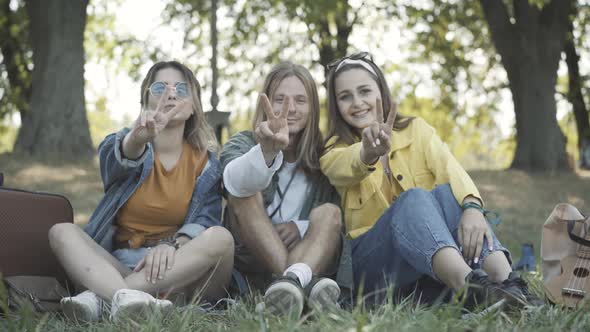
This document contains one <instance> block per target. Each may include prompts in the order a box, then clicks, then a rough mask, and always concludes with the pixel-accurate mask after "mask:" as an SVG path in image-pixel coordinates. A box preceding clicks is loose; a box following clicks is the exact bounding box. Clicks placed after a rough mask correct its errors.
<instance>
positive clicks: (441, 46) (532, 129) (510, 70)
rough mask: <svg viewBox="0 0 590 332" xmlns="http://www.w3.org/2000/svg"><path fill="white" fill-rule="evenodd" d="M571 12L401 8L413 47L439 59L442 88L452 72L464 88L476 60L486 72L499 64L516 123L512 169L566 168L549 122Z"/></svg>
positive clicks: (532, 5) (513, 4)
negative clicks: (415, 27) (414, 27)
mask: <svg viewBox="0 0 590 332" xmlns="http://www.w3.org/2000/svg"><path fill="white" fill-rule="evenodd" d="M508 3H509V4H508ZM573 8H574V0H552V1H547V0H531V1H529V0H512V1H503V0H480V1H479V2H474V1H443V0H435V1H431V2H430V3H429V5H426V6H424V5H423V4H422V5H415V4H412V5H407V6H405V7H404V9H406V10H408V12H409V13H410V14H409V15H410V17H413V18H414V19H413V22H415V23H419V24H420V25H421V26H420V27H419V29H421V30H422V31H421V32H420V31H419V37H418V39H417V40H419V41H426V42H427V43H426V44H425V46H422V47H421V48H422V50H423V53H424V54H425V55H426V56H427V57H429V58H431V59H437V58H438V59H439V60H441V61H439V62H441V65H440V66H439V68H440V70H439V71H438V73H437V75H439V76H440V77H441V80H442V81H443V82H446V83H449V82H456V79H457V78H460V77H461V76H458V75H457V73H461V72H462V73H463V76H464V77H466V79H465V81H466V82H467V84H468V85H471V84H472V83H473V82H474V81H473V80H472V78H473V77H474V74H473V73H474V72H473V71H471V70H470V68H471V67H472V65H473V64H476V63H477V62H481V59H482V58H483V57H485V58H487V66H488V68H490V69H491V68H493V67H494V66H495V65H496V64H497V63H498V62H500V63H501V64H502V66H503V68H504V70H505V71H506V74H507V77H508V87H509V88H510V91H511V93H512V99H513V102H514V108H515V109H514V112H515V116H516V152H515V155H514V159H513V161H512V164H511V166H512V167H513V168H520V169H525V170H555V169H566V168H567V158H566V154H565V139H564V135H563V133H562V132H561V130H560V129H559V126H558V124H557V119H556V102H555V92H556V91H555V85H556V79H557V67H558V65H559V60H560V56H561V52H562V50H563V46H564V44H565V39H566V35H567V33H566V32H567V27H568V23H569V19H570V15H571V14H572V13H573ZM465 33H467V34H466V35H465ZM418 47H419V48H420V46H418ZM493 49H495V50H496V51H497V53H498V54H499V55H500V57H499V58H498V57H497V56H495V55H494V52H493ZM435 70H436V68H435ZM480 73H482V74H483V75H484V76H483V77H480V78H479V79H477V81H479V82H485V80H486V78H485V75H486V74H491V73H492V71H491V70H489V71H481V72H480ZM454 85H456V83H455V84H449V85H448V86H450V87H453V86H454ZM482 86H483V87H484V88H487V89H489V88H499V87H501V86H492V87H490V86H488V87H486V86H485V84H484V85H482ZM454 91H457V90H454ZM451 92H453V89H452V88H451ZM451 96H452V95H451Z"/></svg>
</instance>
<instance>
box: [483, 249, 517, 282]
mask: <svg viewBox="0 0 590 332" xmlns="http://www.w3.org/2000/svg"><path fill="white" fill-rule="evenodd" d="M483 270H484V271H486V273H487V274H488V276H489V277H490V279H491V280H492V281H494V282H502V281H504V280H506V279H507V278H508V275H509V274H510V272H512V267H510V263H508V259H507V258H506V255H505V254H504V253H503V252H502V251H494V252H493V253H491V254H490V255H489V256H488V257H486V259H485V260H484V262H483Z"/></svg>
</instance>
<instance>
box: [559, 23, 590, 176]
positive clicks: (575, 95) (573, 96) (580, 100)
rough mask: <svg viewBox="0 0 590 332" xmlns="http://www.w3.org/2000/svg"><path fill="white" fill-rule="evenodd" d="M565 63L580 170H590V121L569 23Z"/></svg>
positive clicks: (568, 97)
mask: <svg viewBox="0 0 590 332" xmlns="http://www.w3.org/2000/svg"><path fill="white" fill-rule="evenodd" d="M564 52H565V62H566V63H567V70H568V75H569V91H568V94H567V99H568V100H569V102H570V103H571V104H572V108H573V111H574V117H575V118H576V128H577V130H578V151H579V152H580V163H579V165H580V168H584V169H590V121H589V119H588V110H587V109H586V103H585V102H584V97H583V96H582V78H581V77H580V67H579V65H578V63H579V61H580V56H579V55H578V53H577V52H576V45H575V43H574V36H573V25H572V24H571V23H570V26H569V36H568V38H567V39H566V42H565V47H564Z"/></svg>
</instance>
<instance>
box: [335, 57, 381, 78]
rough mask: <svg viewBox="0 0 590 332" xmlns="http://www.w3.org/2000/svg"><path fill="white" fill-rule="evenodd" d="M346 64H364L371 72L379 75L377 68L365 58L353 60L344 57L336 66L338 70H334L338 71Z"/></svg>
mask: <svg viewBox="0 0 590 332" xmlns="http://www.w3.org/2000/svg"><path fill="white" fill-rule="evenodd" d="M344 65H361V66H363V68H365V69H366V70H368V71H369V72H370V73H371V74H373V75H375V76H377V73H376V72H375V69H373V67H371V65H370V64H369V63H367V62H366V61H363V60H352V59H344V60H342V61H340V63H339V64H338V67H336V70H334V73H337V72H338V70H340V68H342V66H344Z"/></svg>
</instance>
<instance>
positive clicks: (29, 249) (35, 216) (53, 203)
mask: <svg viewBox="0 0 590 332" xmlns="http://www.w3.org/2000/svg"><path fill="white" fill-rule="evenodd" d="M73 220H74V216H73V210H72V205H71V204H70V202H69V201H68V199H67V198H65V197H64V196H61V195H56V194H49V193H41V192H31V191H25V190H19V189H11V188H6V187H2V186H1V183H0V273H1V274H2V275H3V276H4V277H10V276H16V275H29V276H50V277H55V278H56V279H57V280H58V281H59V282H60V283H61V284H62V285H66V280H67V277H66V274H65V271H64V270H63V268H62V266H61V264H60V263H59V262H58V261H57V258H56V257H55V255H53V252H52V251H51V248H50V247H49V239H48V237H47V234H48V232H49V229H50V228H51V226H53V225H55V224H57V223H62V222H70V223H71V222H73Z"/></svg>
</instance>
